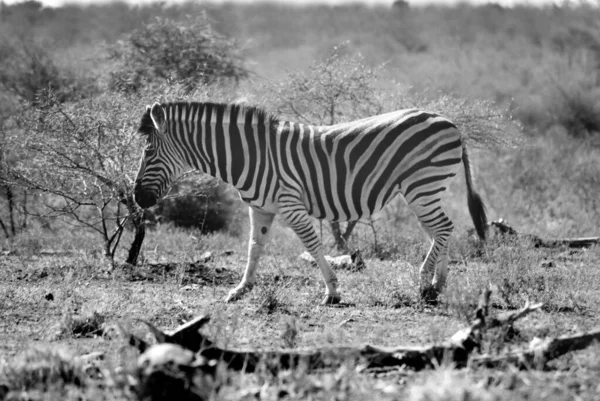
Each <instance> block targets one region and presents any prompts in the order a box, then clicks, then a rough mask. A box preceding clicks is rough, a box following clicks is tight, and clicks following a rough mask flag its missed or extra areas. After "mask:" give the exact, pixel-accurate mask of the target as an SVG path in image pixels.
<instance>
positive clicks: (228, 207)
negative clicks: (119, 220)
mask: <svg viewBox="0 0 600 401" xmlns="http://www.w3.org/2000/svg"><path fill="white" fill-rule="evenodd" d="M151 213H152V215H153V217H150V219H151V220H152V219H153V220H155V221H160V222H161V223H173V224H174V225H175V226H177V227H183V228H195V229H198V230H200V231H201V232H202V233H209V232H214V231H220V230H225V229H227V228H228V227H229V223H230V222H231V219H232V217H233V216H232V215H233V200H232V199H231V197H230V196H229V195H228V191H227V188H226V187H225V186H224V185H222V184H221V185H220V184H219V183H218V182H217V181H216V180H214V179H211V178H209V177H208V176H205V175H201V176H199V177H198V176H195V177H188V178H184V179H182V180H179V181H178V182H177V183H176V184H175V185H173V187H172V189H171V191H170V192H169V196H167V197H166V198H165V199H163V200H161V201H159V202H158V206H157V207H156V209H154V210H152V212H151Z"/></svg>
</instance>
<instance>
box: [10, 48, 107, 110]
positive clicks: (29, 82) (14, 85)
mask: <svg viewBox="0 0 600 401" xmlns="http://www.w3.org/2000/svg"><path fill="white" fill-rule="evenodd" d="M93 82H94V80H91V79H83V78H79V77H77V75H76V74H75V73H74V72H73V71H71V70H68V69H64V68H60V67H58V66H57V65H56V63H55V62H54V60H53V58H52V56H51V52H50V50H49V49H48V46H47V45H45V44H42V43H39V42H35V41H33V40H28V39H23V38H19V39H17V40H14V41H13V42H10V41H8V40H4V41H2V42H0V88H4V89H5V90H6V91H7V92H10V93H12V94H13V95H16V96H17V97H18V98H20V99H21V100H26V101H29V102H36V101H37V99H38V94H39V92H40V91H41V90H47V89H51V90H52V91H53V93H54V96H55V97H56V98H57V100H59V101H60V102H65V101H73V100H78V99H81V98H85V97H89V96H91V95H94V94H96V93H97V92H98V89H97V87H96V86H95V85H94V84H93Z"/></svg>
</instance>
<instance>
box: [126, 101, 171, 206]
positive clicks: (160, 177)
mask: <svg viewBox="0 0 600 401" xmlns="http://www.w3.org/2000/svg"><path fill="white" fill-rule="evenodd" d="M168 126H169V124H168V123H167V113H166V109H165V107H164V106H163V105H161V104H159V103H154V105H152V107H150V106H146V112H145V113H144V115H143V116H142V121H141V124H140V127H139V129H138V132H139V133H140V134H141V135H142V136H144V137H145V138H146V147H145V148H144V152H143V153H142V159H141V161H140V168H139V171H138V174H137V177H136V179H135V186H134V190H133V193H134V199H135V201H136V203H137V204H138V205H140V207H142V208H144V209H146V208H149V207H152V206H154V205H155V204H156V202H157V201H158V199H159V198H160V197H162V195H163V194H164V193H165V191H166V190H167V188H168V187H169V185H170V184H171V182H172V181H173V179H174V178H175V177H176V176H178V175H179V174H180V173H181V171H182V165H181V161H180V160H179V159H178V157H177V154H176V152H174V151H173V150H174V147H173V141H172V139H171V136H170V133H169V132H168Z"/></svg>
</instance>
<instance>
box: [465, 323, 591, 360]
mask: <svg viewBox="0 0 600 401" xmlns="http://www.w3.org/2000/svg"><path fill="white" fill-rule="evenodd" d="M596 342H600V329H595V330H592V331H590V332H588V333H581V334H576V335H574V336H561V337H558V338H553V337H546V338H545V339H540V338H537V337H536V338H534V339H533V340H531V342H530V343H529V348H528V349H527V350H520V351H512V352H508V353H506V354H504V355H498V356H490V355H479V356H475V357H473V359H472V364H473V365H474V366H485V367H487V368H494V367H498V366H500V365H505V364H510V365H514V366H516V367H518V368H519V369H544V368H545V367H546V364H547V363H548V362H550V361H551V360H553V359H556V358H558V357H559V356H562V355H565V354H567V353H569V352H572V351H578V350H582V349H585V348H587V347H589V346H590V345H592V344H594V343H596Z"/></svg>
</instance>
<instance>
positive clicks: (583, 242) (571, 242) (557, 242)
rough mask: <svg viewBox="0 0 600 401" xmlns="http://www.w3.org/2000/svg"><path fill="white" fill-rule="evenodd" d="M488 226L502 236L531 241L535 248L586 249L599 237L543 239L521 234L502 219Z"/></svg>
mask: <svg viewBox="0 0 600 401" xmlns="http://www.w3.org/2000/svg"><path fill="white" fill-rule="evenodd" d="M488 226H490V227H494V228H495V229H496V230H498V232H500V233H501V234H503V235H510V236H518V237H521V238H525V239H527V240H529V241H531V243H532V245H533V246H534V247H535V248H558V247H561V246H567V247H569V248H587V247H590V246H592V245H595V244H599V243H600V237H581V238H557V239H544V238H541V237H538V236H537V235H533V234H521V233H519V232H517V230H515V229H514V228H513V227H511V226H510V225H509V224H508V223H507V222H506V221H504V220H502V219H500V220H498V221H492V222H489V223H488Z"/></svg>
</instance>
